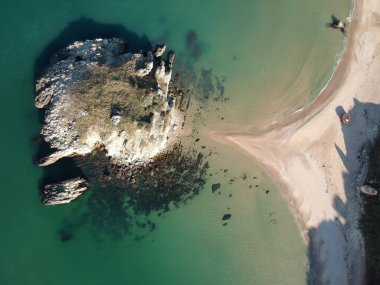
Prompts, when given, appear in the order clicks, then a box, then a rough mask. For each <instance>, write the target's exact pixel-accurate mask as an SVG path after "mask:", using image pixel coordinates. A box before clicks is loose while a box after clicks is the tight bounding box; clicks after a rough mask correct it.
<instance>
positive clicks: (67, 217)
mask: <svg viewBox="0 0 380 285" xmlns="http://www.w3.org/2000/svg"><path fill="white" fill-rule="evenodd" d="M0 4H1V8H0V27H1V28H0V38H1V39H2V44H1V48H0V68H1V77H0V94H1V97H2V98H1V99H2V100H1V104H0V116H1V120H0V122H1V126H0V134H1V141H0V143H1V147H0V149H1V152H2V153H1V159H2V162H3V163H2V166H1V171H0V183H1V184H0V185H1V188H0V203H1V205H0V284H132V285H134V284H305V283H306V269H307V266H306V264H307V259H306V249H305V247H304V244H303V242H302V240H301V237H300V235H299V232H298V230H297V228H296V225H295V224H294V221H293V218H292V216H291V213H290V211H289V209H288V207H287V205H286V202H285V201H284V200H283V198H282V197H281V195H280V193H279V191H278V190H277V188H276V187H275V186H274V185H273V184H272V183H270V182H269V180H268V179H267V178H266V177H265V175H264V174H263V172H262V170H261V169H260V168H259V167H257V166H256V165H254V164H253V162H252V161H251V160H249V159H248V158H246V157H244V156H243V155H242V154H240V153H239V152H237V151H235V150H233V149H231V148H229V147H227V146H223V145H218V144H216V143H215V142H213V141H211V140H210V139H209V138H208V137H207V132H208V131H209V130H224V129H231V128H234V129H236V128H246V127H247V126H248V127H252V126H253V127H257V126H261V125H262V124H264V123H268V122H271V121H272V120H275V119H276V118H280V117H281V116H282V115H283V114H287V113H290V112H292V111H294V110H296V109H297V108H299V107H302V106H303V105H305V104H307V103H308V102H310V101H311V100H312V99H313V98H314V97H315V96H316V95H317V94H318V92H319V91H320V89H321V88H322V87H323V85H324V84H325V83H326V81H327V79H328V78H329V77H330V75H331V73H332V71H333V68H334V65H335V62H336V59H337V56H338V55H339V53H340V51H341V50H342V47H343V37H342V36H341V35H340V34H337V33H335V32H334V31H330V30H327V29H326V28H325V25H324V24H325V23H326V22H328V21H329V20H330V15H331V14H332V13H334V14H335V15H337V16H338V17H343V18H344V17H346V16H348V14H349V8H350V2H349V1H348V0H337V1H333V2H332V1H328V0H321V1H313V2H310V3H309V1H308V2H306V1H302V0H287V1H274V0H269V1H268V0H254V1H240V0H239V1H226V0H223V1H222V0H211V1H200V0H197V1H166V2H162V1H136V0H124V1H121V0H120V1H118V0H109V1H98V0H95V1H48V0H38V1H33V2H31V1H14V0H13V1H10V0H2V1H1V3H0ZM81 18H82V20H80V19H81ZM83 18H85V20H83ZM92 21H94V22H96V23H99V24H114V25H121V26H114V28H115V31H118V30H121V28H122V27H124V28H125V29H127V30H129V31H131V32H134V33H137V36H138V37H140V38H141V37H142V36H143V35H146V37H147V38H148V39H149V40H151V41H163V42H166V43H167V44H168V45H169V47H171V48H173V49H175V50H176V52H177V57H178V59H179V61H182V62H185V63H186V64H187V65H188V66H191V67H192V68H194V70H195V72H196V73H197V74H198V76H199V74H200V72H201V70H202V69H205V70H210V69H211V70H212V71H211V72H212V76H217V77H218V78H223V79H224V81H223V85H224V87H225V96H226V97H229V98H230V100H229V101H228V102H225V103H223V104H222V103H220V102H218V103H215V102H212V100H210V102H208V103H204V104H205V106H207V107H205V112H204V118H205V120H204V123H202V124H201V123H199V122H198V124H196V125H195V130H197V131H199V133H200V134H199V136H200V137H201V143H203V144H205V145H207V146H208V147H210V148H215V151H216V152H217V153H218V155H215V156H213V157H212V158H211V166H212V168H211V170H210V171H211V172H213V173H214V172H215V173H216V172H218V170H219V169H220V168H222V169H227V168H228V169H229V172H228V177H224V175H223V174H221V173H220V172H218V173H217V174H214V175H213V176H212V177H211V178H210V180H209V181H208V183H207V185H206V187H205V189H204V191H202V193H201V194H200V195H199V196H198V197H196V198H195V199H194V200H193V201H191V202H190V203H188V204H187V205H184V206H181V207H179V208H178V209H174V210H172V211H170V212H168V213H167V214H165V215H164V217H152V220H154V222H155V223H156V229H155V230H154V231H152V232H150V233H148V234H147V236H146V237H145V238H144V239H143V240H140V241H135V240H134V237H135V235H134V233H133V232H132V233H131V234H130V235H127V236H125V237H124V239H122V240H121V241H113V240H112V239H111V238H103V240H102V241H99V240H97V239H96V238H94V235H93V233H91V232H90V231H89V229H88V227H87V226H82V227H78V230H77V231H76V232H75V235H74V237H73V239H71V240H70V241H67V242H62V241H61V240H60V238H59V235H58V234H57V232H58V231H59V230H60V229H61V228H62V226H63V225H64V224H65V223H67V221H69V222H74V223H75V222H77V221H76V220H75V219H76V218H77V215H76V211H77V206H78V205H80V204H81V203H83V201H78V202H75V203H73V204H72V205H68V206H63V207H45V206H43V205H42V204H41V203H40V202H39V195H38V183H39V180H40V179H41V178H42V175H43V172H42V170H41V169H39V168H37V167H35V166H34V165H33V162H32V158H33V156H34V155H35V153H36V148H37V144H36V142H35V141H34V140H33V137H35V136H36V135H37V134H38V132H39V128H40V124H39V119H38V114H37V112H36V110H35V109H34V104H33V101H34V93H33V92H34V91H33V90H34V77H35V76H36V74H35V73H36V71H38V70H40V69H41V63H43V62H44V60H47V59H46V58H44V57H42V60H41V55H42V56H44V55H46V54H48V52H46V51H49V50H52V49H54V48H55V47H57V48H58V47H62V46H60V45H63V44H67V43H66V42H65V40H68V39H74V38H76V37H77V36H78V35H80V36H85V35H86V34H89V35H90V34H91V35H95V34H97V30H96V29H91V27H98V28H99V33H104V32H108V31H107V30H108V29H109V28H110V27H109V26H99V25H98V24H96V25H95V24H94V22H92ZM72 22H74V23H76V24H70V23H72ZM84 24H86V25H84ZM81 25H82V26H81ZM89 27H90V28H89ZM111 28H112V27H111ZM189 31H194V32H195V33H196V35H197V37H196V47H197V48H199V51H201V54H199V52H198V53H197V56H194V51H191V50H190V51H189V49H188V48H186V44H185V42H186V40H185V39H186V35H187V34H188V33H189ZM62 33H63V34H62ZM115 34H117V33H116V32H115ZM57 38H58V39H59V40H58V41H57ZM131 45H132V46H133V43H131ZM49 47H50V49H49ZM47 48H48V50H46V49H47ZM179 61H178V62H179ZM201 91H202V90H201ZM216 108H218V109H219V110H218V112H217V111H216ZM222 117H223V119H224V120H221V118H222ZM192 141H193V138H189V144H191V143H190V142H192ZM62 171H64V170H62ZM244 173H247V174H248V178H247V179H246V180H244V179H237V180H236V181H235V182H234V183H232V184H230V183H229V179H230V178H231V177H238V178H239V177H241V176H242V175H243V174H244ZM253 176H257V177H259V178H258V179H257V180H255V181H252V177H253ZM216 182H220V183H221V184H222V186H223V187H222V191H221V195H218V194H215V193H211V184H212V183H216ZM251 184H253V185H255V184H258V185H259V187H258V188H257V189H256V188H255V187H254V189H250V188H249V185H251ZM264 190H270V191H269V193H268V194H266V193H265V191H264ZM230 194H232V197H229V195H230ZM228 208H229V210H228ZM226 212H230V213H231V214H232V219H231V220H230V221H229V223H228V225H227V226H226V227H223V226H222V221H221V217H222V216H223V214H225V213H226Z"/></svg>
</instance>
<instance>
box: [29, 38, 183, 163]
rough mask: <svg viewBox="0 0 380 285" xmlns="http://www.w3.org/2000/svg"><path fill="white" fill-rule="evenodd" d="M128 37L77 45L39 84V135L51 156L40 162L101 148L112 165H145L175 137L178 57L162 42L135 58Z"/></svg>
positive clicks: (55, 60)
mask: <svg viewBox="0 0 380 285" xmlns="http://www.w3.org/2000/svg"><path fill="white" fill-rule="evenodd" d="M125 49H126V44H125V42H124V41H123V40H121V39H117V38H112V39H96V40H87V41H84V42H74V43H73V44H71V45H69V46H68V47H66V48H65V49H63V50H61V51H60V52H58V53H57V54H56V55H55V56H54V57H53V59H52V62H51V64H50V66H49V67H48V68H47V70H46V71H45V73H44V75H43V76H42V77H41V78H40V79H39V80H38V81H37V84H36V92H37V97H36V99H35V105H36V107H37V108H45V109H46V112H45V122H44V126H43V128H42V131H41V134H42V135H43V138H44V140H45V141H46V142H47V143H48V144H49V146H50V147H51V148H52V149H54V150H55V152H54V153H52V154H50V155H49V156H47V157H44V158H42V159H41V160H40V161H39V165H41V166H46V165H49V164H52V163H54V162H56V161H57V160H59V159H60V158H63V157H72V156H77V155H85V154H88V153H90V152H92V151H93V150H94V149H95V148H97V147H99V146H103V147H104V148H105V150H106V151H107V152H108V156H109V157H110V160H111V162H112V163H114V164H118V165H129V164H132V163H133V164H135V163H138V162H144V161H147V160H149V159H150V158H152V157H154V156H155V155H157V154H158V153H160V152H161V151H162V150H163V149H164V148H165V147H166V146H167V145H168V142H169V141H170V139H171V138H172V137H173V136H174V135H175V132H176V129H177V126H178V125H180V123H181V116H180V114H179V112H178V110H176V109H175V108H174V106H175V98H174V96H173V94H172V93H171V92H169V87H168V85H169V82H170V79H171V74H172V63H173V59H174V53H173V52H170V53H169V59H168V61H164V60H163V59H162V58H161V56H162V55H163V53H164V52H165V50H166V46H165V45H155V46H153V48H152V51H146V52H145V51H141V52H139V53H136V54H132V53H128V52H126V51H125Z"/></svg>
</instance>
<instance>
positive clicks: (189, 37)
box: [185, 30, 198, 49]
mask: <svg viewBox="0 0 380 285" xmlns="http://www.w3.org/2000/svg"><path fill="white" fill-rule="evenodd" d="M197 39H198V36H197V33H196V32H195V31H193V30H189V31H188V32H187V34H186V42H185V44H186V47H187V48H190V49H191V48H193V47H194V46H195V44H196V42H197Z"/></svg>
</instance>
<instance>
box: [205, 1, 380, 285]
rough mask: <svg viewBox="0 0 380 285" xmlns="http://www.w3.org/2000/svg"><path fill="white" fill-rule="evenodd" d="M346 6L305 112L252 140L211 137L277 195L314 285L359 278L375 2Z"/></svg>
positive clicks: (376, 41) (377, 74) (372, 128)
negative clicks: (318, 89) (326, 78)
mask: <svg viewBox="0 0 380 285" xmlns="http://www.w3.org/2000/svg"><path fill="white" fill-rule="evenodd" d="M354 2H355V7H354V13H353V16H352V22H351V25H350V27H349V32H348V42H347V47H346V50H345V52H344V54H343V56H342V59H341V61H340V63H339V65H338V67H337V70H336V72H335V74H334V76H333V78H332V80H331V82H330V83H329V84H328V86H327V87H326V89H325V90H324V91H323V93H322V94H321V95H320V96H319V97H318V99H317V100H316V101H315V102H314V103H313V104H312V105H311V106H309V107H308V108H306V109H305V110H303V111H301V112H299V113H297V114H295V115H293V116H292V117H291V118H289V120H288V121H287V122H283V123H282V124H281V125H278V124H277V125H275V126H271V127H270V128H271V129H270V130H266V131H263V132H262V133H260V134H256V135H252V134H243V133H231V132H230V133H218V134H216V133H214V134H212V136H213V137H214V138H215V139H218V140H219V141H225V142H228V143H232V144H234V145H236V146H238V147H239V148H240V149H241V150H243V151H244V152H245V153H247V154H249V155H251V156H252V157H253V158H254V159H255V160H256V161H257V162H259V163H260V164H262V165H263V166H264V167H265V169H266V170H267V171H268V173H269V174H270V175H271V177H272V178H273V179H274V180H275V181H277V182H278V184H279V185H280V187H281V188H282V189H283V191H284V193H285V194H286V197H287V199H288V200H289V203H290V205H291V206H292V207H291V208H292V210H293V212H294V215H295V216H296V218H297V221H298V223H299V225H300V227H301V229H302V235H303V237H304V238H305V241H306V242H307V244H308V246H309V250H310V253H309V254H310V267H311V270H310V276H311V278H312V279H313V280H312V281H313V283H315V284H340V285H343V284H361V283H363V277H364V248H363V240H362V237H361V234H360V231H359V229H358V224H357V220H358V217H359V215H360V202H359V201H360V199H359V192H358V190H357V186H360V185H361V184H362V183H363V181H364V178H365V174H366V173H365V163H363V161H365V159H364V158H365V155H366V154H365V151H363V146H365V145H366V144H367V142H368V141H371V140H373V139H374V138H375V137H376V135H377V124H378V122H379V121H380V107H379V106H380V105H379V104H380V57H379V56H378V55H379V53H380V1H379V0H367V1H365V0H355V1H354ZM337 33H338V32H337ZM344 111H346V112H350V114H351V116H352V122H351V123H349V124H347V125H342V124H341V122H340V119H339V116H338V115H341V114H342V113H343V112H344Z"/></svg>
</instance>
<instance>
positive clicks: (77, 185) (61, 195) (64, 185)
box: [42, 177, 87, 205]
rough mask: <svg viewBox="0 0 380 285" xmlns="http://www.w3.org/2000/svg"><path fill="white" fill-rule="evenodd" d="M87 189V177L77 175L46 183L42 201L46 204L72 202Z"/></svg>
mask: <svg viewBox="0 0 380 285" xmlns="http://www.w3.org/2000/svg"><path fill="white" fill-rule="evenodd" d="M86 190H87V182H86V180H85V179H83V178H80V177H77V178H73V179H69V180H65V181H62V182H59V183H56V184H49V185H45V187H44V189H43V193H42V194H43V195H42V202H43V203H44V204H45V205H58V204H66V203H70V202H71V201H72V200H74V199H76V198H78V197H79V196H80V195H82V194H83V193H84V191H86Z"/></svg>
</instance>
